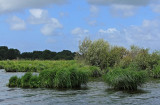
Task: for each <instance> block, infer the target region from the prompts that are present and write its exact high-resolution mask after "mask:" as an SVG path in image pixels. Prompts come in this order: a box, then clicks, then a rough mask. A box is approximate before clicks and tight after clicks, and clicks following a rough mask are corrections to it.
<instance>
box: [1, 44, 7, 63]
mask: <svg viewBox="0 0 160 105" xmlns="http://www.w3.org/2000/svg"><path fill="white" fill-rule="evenodd" d="M7 52H8V47H6V46H0V60H5V59H7Z"/></svg>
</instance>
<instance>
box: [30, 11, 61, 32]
mask: <svg viewBox="0 0 160 105" xmlns="http://www.w3.org/2000/svg"><path fill="white" fill-rule="evenodd" d="M29 12H30V16H29V18H28V21H29V23H30V24H34V25H35V24H43V25H44V26H43V27H42V28H41V33H42V34H43V35H60V34H61V32H60V31H59V30H60V29H62V28H63V25H62V24H61V23H60V22H59V21H58V19H56V18H50V17H49V15H48V11H47V10H43V9H30V10H29Z"/></svg>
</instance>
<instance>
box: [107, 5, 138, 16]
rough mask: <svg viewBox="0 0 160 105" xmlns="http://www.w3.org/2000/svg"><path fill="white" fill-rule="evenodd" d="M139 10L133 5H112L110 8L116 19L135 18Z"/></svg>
mask: <svg viewBox="0 0 160 105" xmlns="http://www.w3.org/2000/svg"><path fill="white" fill-rule="evenodd" d="M137 9H138V7H137V6H133V5H119V4H118V5H117V4H116V5H111V6H110V12H111V14H112V15H113V16H116V17H129V16H133V15H134V14H135V13H136V10H137Z"/></svg>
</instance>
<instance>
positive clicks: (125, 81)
mask: <svg viewBox="0 0 160 105" xmlns="http://www.w3.org/2000/svg"><path fill="white" fill-rule="evenodd" d="M147 77H148V76H147V73H146V72H144V71H133V70H130V69H121V68H116V69H114V70H111V71H109V72H108V73H107V74H106V75H105V76H104V79H105V81H106V82H107V83H108V85H109V86H111V87H113V88H114V89H119V90H136V89H137V87H138V86H141V85H142V84H144V83H145V82H146V80H147Z"/></svg>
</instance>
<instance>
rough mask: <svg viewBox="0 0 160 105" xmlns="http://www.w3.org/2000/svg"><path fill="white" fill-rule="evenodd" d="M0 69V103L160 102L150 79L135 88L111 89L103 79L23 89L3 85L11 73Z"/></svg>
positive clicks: (149, 104) (135, 104)
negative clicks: (65, 86)
mask: <svg viewBox="0 0 160 105" xmlns="http://www.w3.org/2000/svg"><path fill="white" fill-rule="evenodd" d="M14 75H17V76H22V75H24V73H6V72H5V71H4V70H0V105H160V83H159V81H158V80H157V81H152V82H149V83H147V84H145V85H144V86H143V87H142V88H139V90H138V91H135V92H125V91H114V90H112V89H109V88H108V86H107V84H105V83H104V82H95V81H94V82H89V83H88V84H87V86H83V87H82V88H81V89H74V90H73V89H72V90H71V89H69V90H56V89H42V88H38V89H22V88H9V87H7V86H6V84H7V83H8V80H9V78H10V77H11V76H14Z"/></svg>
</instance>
